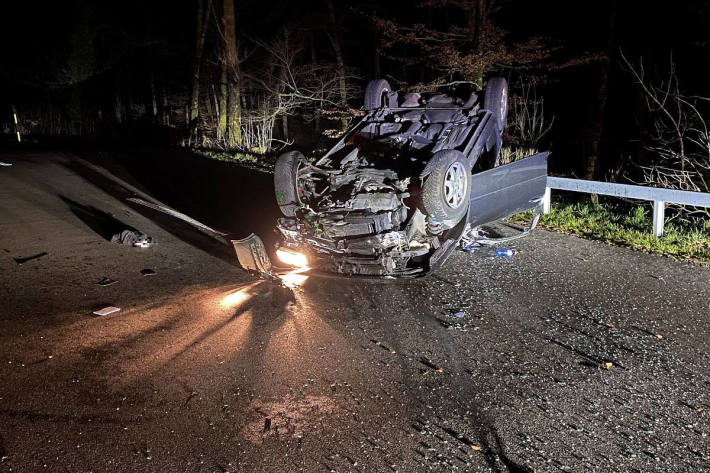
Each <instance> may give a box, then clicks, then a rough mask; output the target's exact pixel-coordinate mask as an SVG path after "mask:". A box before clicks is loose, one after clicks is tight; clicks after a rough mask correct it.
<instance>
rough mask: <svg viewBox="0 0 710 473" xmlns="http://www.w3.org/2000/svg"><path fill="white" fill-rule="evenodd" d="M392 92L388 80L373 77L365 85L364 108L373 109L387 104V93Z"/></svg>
mask: <svg viewBox="0 0 710 473" xmlns="http://www.w3.org/2000/svg"><path fill="white" fill-rule="evenodd" d="M390 92H392V88H391V87H390V84H389V82H387V81H386V80H384V79H375V80H371V81H370V82H368V83H367V87H365V110H367V111H368V112H369V111H370V110H375V109H376V108H381V107H384V106H386V105H388V102H387V94H389V93H390Z"/></svg>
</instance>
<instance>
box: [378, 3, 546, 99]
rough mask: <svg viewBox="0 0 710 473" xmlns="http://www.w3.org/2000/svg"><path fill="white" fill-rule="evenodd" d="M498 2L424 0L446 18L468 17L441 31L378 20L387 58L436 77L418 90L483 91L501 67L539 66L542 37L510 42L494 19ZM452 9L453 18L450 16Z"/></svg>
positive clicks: (542, 56)
mask: <svg viewBox="0 0 710 473" xmlns="http://www.w3.org/2000/svg"><path fill="white" fill-rule="evenodd" d="M496 3H497V2H493V1H491V0H449V1H441V0H424V1H423V3H422V5H423V6H429V7H433V8H439V9H442V10H443V11H444V13H445V14H446V17H447V18H449V17H450V16H451V17H454V18H463V19H465V23H464V24H461V25H455V24H451V25H447V27H446V28H442V29H437V28H431V27H429V26H426V25H423V24H413V25H403V24H399V23H397V22H395V21H393V20H390V19H385V18H380V17H376V18H375V19H374V21H375V26H376V27H377V29H378V30H379V32H380V38H381V40H382V48H383V50H384V51H385V52H386V54H388V58H389V59H391V60H393V61H396V62H399V63H400V64H402V65H404V66H405V67H406V66H417V67H418V68H420V69H422V70H424V69H426V70H429V71H431V72H433V73H434V74H436V78H435V79H434V80H432V81H430V82H429V83H427V84H419V85H418V88H431V87H434V86H443V85H453V84H459V83H462V82H465V83H470V84H471V85H473V86H474V87H476V88H479V89H480V88H481V87H482V86H483V76H484V74H485V73H487V72H489V71H491V70H493V69H500V68H501V67H509V66H513V65H528V64H533V63H538V62H540V61H541V60H542V59H543V58H545V57H546V56H547V54H548V51H547V50H546V48H545V47H543V45H542V43H541V41H540V40H539V39H538V38H530V39H528V40H526V41H522V42H514V43H511V42H509V41H506V36H507V33H506V32H505V31H504V30H502V29H501V28H499V27H497V26H496V25H495V24H494V23H493V21H492V20H491V18H490V15H491V14H492V13H493V12H495V11H496V10H497V9H498V8H499V5H497V4H496ZM449 9H451V10H452V12H454V13H455V15H449ZM400 82H403V81H400Z"/></svg>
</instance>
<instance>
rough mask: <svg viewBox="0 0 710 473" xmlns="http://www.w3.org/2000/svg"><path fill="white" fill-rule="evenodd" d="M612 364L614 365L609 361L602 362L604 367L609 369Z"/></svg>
mask: <svg viewBox="0 0 710 473" xmlns="http://www.w3.org/2000/svg"><path fill="white" fill-rule="evenodd" d="M612 366H614V363H612V362H611V361H605V362H604V368H606V369H608V370H610V369H611V367H612Z"/></svg>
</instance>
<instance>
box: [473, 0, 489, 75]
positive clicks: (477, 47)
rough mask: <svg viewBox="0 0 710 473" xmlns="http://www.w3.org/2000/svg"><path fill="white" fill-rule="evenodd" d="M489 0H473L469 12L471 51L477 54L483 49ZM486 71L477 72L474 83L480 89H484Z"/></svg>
mask: <svg viewBox="0 0 710 473" xmlns="http://www.w3.org/2000/svg"><path fill="white" fill-rule="evenodd" d="M487 2H488V0H471V5H470V7H469V8H470V9H469V11H468V36H469V41H470V42H471V50H472V52H473V53H475V54H480V53H481V52H482V49H483V46H484V44H483V30H484V29H485V23H486V21H487V16H488V3H487ZM484 73H485V71H477V74H476V75H475V77H473V81H474V82H476V84H477V85H478V87H479V88H483V74H484Z"/></svg>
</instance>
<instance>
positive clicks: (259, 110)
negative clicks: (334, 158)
mask: <svg viewBox="0 0 710 473" xmlns="http://www.w3.org/2000/svg"><path fill="white" fill-rule="evenodd" d="M256 43H257V44H258V45H259V46H260V47H261V48H263V50H264V51H265V52H266V53H267V55H266V59H265V64H263V65H262V67H259V68H252V70H253V71H255V73H252V74H250V75H247V76H246V77H247V78H248V79H249V80H250V81H251V82H253V83H254V84H255V85H256V87H255V89H256V90H257V91H255V92H253V94H255V95H257V96H258V98H257V99H256V100H255V101H254V103H255V104H256V106H253V107H251V108H250V109H249V110H248V111H247V112H246V115H247V116H249V119H248V120H249V122H250V123H249V125H248V127H243V132H244V133H255V132H256V130H257V128H258V127H259V126H261V127H264V126H267V125H268V124H270V123H271V124H273V123H274V122H275V121H276V120H277V119H279V120H281V123H282V127H283V126H284V125H285V124H287V123H288V117H289V116H293V115H295V114H299V115H300V116H302V117H304V118H306V119H308V117H315V116H317V115H318V114H328V112H329V111H337V112H338V114H339V115H340V116H343V115H344V113H345V111H344V110H342V94H343V89H342V88H341V83H342V82H341V79H342V78H343V76H342V74H341V71H340V66H338V65H337V64H336V65H333V64H315V63H312V62H306V61H303V60H299V58H300V56H301V55H302V54H303V51H304V41H303V38H302V37H300V36H299V35H296V34H294V33H292V32H291V31H290V30H289V29H286V28H285V29H284V30H283V31H282V32H281V34H279V35H278V36H277V37H276V38H275V39H274V40H273V41H272V42H270V43H264V42H258V41H257V42H256ZM344 73H345V74H346V75H345V83H346V87H345V91H344V93H345V98H346V101H347V100H348V99H350V98H351V97H354V95H355V93H356V92H357V91H358V90H357V89H356V88H354V87H350V86H348V84H349V83H352V82H353V81H352V80H350V81H349V80H347V79H348V78H349V77H350V76H348V75H347V70H346V71H345V72H344ZM284 131H286V130H284ZM258 134H259V136H262V137H266V136H268V137H270V142H269V143H268V145H266V149H270V148H271V147H272V143H273V142H278V140H275V139H273V135H272V133H271V132H270V131H269V132H268V133H267V132H266V131H264V130H259V131H258ZM287 138H288V137H287V132H286V133H285V134H284V139H285V140H287ZM245 141H250V142H253V141H254V139H252V138H251V137H250V138H249V139H248V140H247V139H246V138H245ZM257 141H258V140H257Z"/></svg>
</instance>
